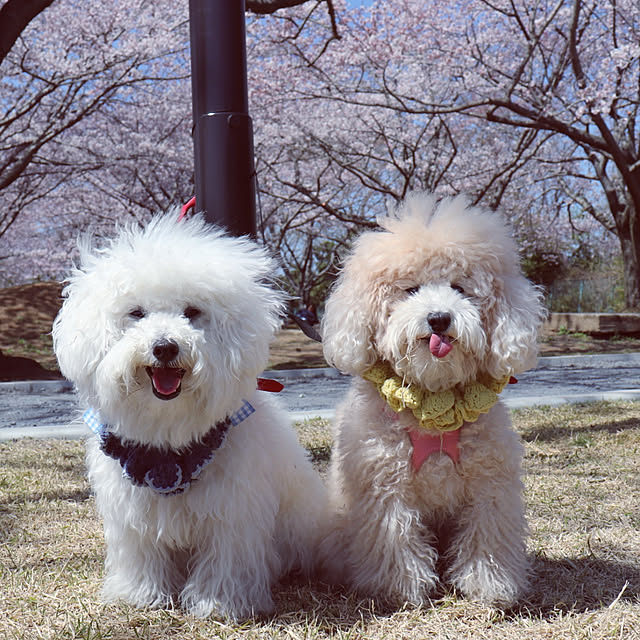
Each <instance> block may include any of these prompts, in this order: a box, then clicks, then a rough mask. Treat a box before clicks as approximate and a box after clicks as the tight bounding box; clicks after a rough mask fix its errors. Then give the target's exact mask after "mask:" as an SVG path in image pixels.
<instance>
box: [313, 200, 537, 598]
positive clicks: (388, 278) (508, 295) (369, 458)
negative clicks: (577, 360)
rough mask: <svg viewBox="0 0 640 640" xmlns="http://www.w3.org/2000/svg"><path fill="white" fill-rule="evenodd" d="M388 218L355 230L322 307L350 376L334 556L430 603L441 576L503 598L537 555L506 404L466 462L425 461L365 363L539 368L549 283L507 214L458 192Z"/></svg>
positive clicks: (336, 563) (410, 373)
mask: <svg viewBox="0 0 640 640" xmlns="http://www.w3.org/2000/svg"><path fill="white" fill-rule="evenodd" d="M380 224H381V226H382V227H383V230H382V231H371V232H367V233H364V234H363V235H362V236H360V238H359V239H358V240H357V241H356V243H355V246H354V248H353V251H352V253H351V254H350V255H349V257H348V258H347V260H346V262H345V265H344V268H343V270H342V273H341V275H340V277H339V279H338V281H337V284H336V286H335V288H334V290H333V291H332V293H331V295H330V297H329V299H328V301H327V305H326V311H325V316H324V319H323V326H322V334H323V345H324V353H325V357H326V359H327V361H328V362H330V363H332V364H334V365H335V366H336V367H337V368H338V369H340V370H342V371H343V372H346V373H349V374H352V375H353V376H356V377H355V378H354V381H353V384H352V387H351V389H350V391H349V393H348V395H347V396H346V398H345V399H344V400H343V402H342V403H341V405H340V406H339V407H338V410H337V415H336V421H335V447H334V452H333V455H332V460H331V465H330V472H329V493H330V501H331V511H332V514H331V518H332V522H331V524H330V525H329V527H330V528H329V533H328V534H327V536H326V538H325V540H324V541H323V544H322V552H321V556H322V562H323V564H324V566H325V571H326V573H327V575H328V577H329V578H330V579H332V580H334V581H338V582H346V583H348V584H351V585H352V586H354V587H356V588H357V589H359V590H361V591H363V592H365V593H368V594H373V595H376V596H382V597H385V598H389V599H392V600H402V601H407V602H410V603H417V604H419V603H424V602H426V601H428V598H429V597H430V595H433V593H434V592H435V591H436V589H437V587H438V585H439V583H440V580H441V577H444V580H445V581H447V582H448V583H450V584H452V585H453V586H454V587H455V588H456V589H458V590H459V591H461V592H462V593H463V594H465V595H466V596H468V597H470V598H472V599H477V600H480V601H483V602H487V603H493V604H499V605H508V604H510V603H513V602H514V601H515V600H516V599H517V598H518V596H519V595H520V594H521V593H522V592H523V590H524V589H525V587H526V585H527V579H528V562H527V556H526V534H527V524H526V521H525V517H524V508H523V501H522V489H523V485H522V482H521V477H520V476H521V460H522V446H521V443H520V441H519V438H518V436H517V434H516V433H515V432H514V430H513V429H512V426H511V422H510V418H509V413H508V411H507V409H506V408H505V407H504V405H502V404H501V403H500V402H498V403H497V404H496V405H494V406H493V408H492V409H490V411H489V413H488V414H485V415H481V416H480V418H479V419H478V420H477V421H476V422H474V423H465V424H464V425H463V427H462V429H461V431H460V443H459V455H460V459H459V462H458V463H457V464H456V463H454V462H453V460H452V459H451V458H450V457H449V456H447V455H446V454H445V453H443V452H436V453H435V454H433V455H431V456H430V457H429V458H428V459H427V460H426V461H425V462H424V464H423V465H422V467H421V468H420V469H419V470H417V471H416V470H415V469H414V468H413V467H412V464H411V455H412V445H411V442H410V439H409V437H408V435H407V430H408V429H410V428H415V426H416V424H415V419H414V418H413V416H412V413H411V412H410V411H408V410H403V411H401V412H400V413H395V412H394V411H392V410H391V409H390V408H389V407H387V406H386V405H385V403H384V401H383V400H382V399H381V397H380V395H379V394H378V392H377V391H376V388H375V387H374V385H373V384H371V383H370V382H367V381H366V380H364V379H363V378H362V377H361V376H362V375H363V374H364V373H365V372H366V371H367V370H368V369H369V368H370V367H371V366H372V365H374V364H375V363H376V362H378V361H380V360H384V361H386V362H388V363H390V364H391V365H392V367H393V369H395V372H396V373H397V374H398V375H399V376H400V377H401V378H403V379H404V381H406V382H408V383H413V384H415V385H418V386H419V387H420V388H422V389H427V390H430V391H440V390H446V389H450V388H452V387H454V386H456V385H462V384H464V383H466V382H469V381H472V380H475V379H476V378H477V377H478V376H491V377H493V378H496V379H499V378H503V377H505V376H511V375H512V374H516V373H518V372H521V371H523V370H525V369H527V368H530V367H531V366H532V365H534V363H535V359H536V354H537V339H536V338H537V331H538V328H539V325H540V323H541V321H542V319H543V317H544V312H543V309H542V305H541V302H540V294H539V292H538V290H537V289H536V288H535V287H534V286H533V285H531V284H530V283H529V281H528V280H526V279H525V278H524V276H523V275H522V274H521V271H520V266H519V259H518V251H517V248H516V245H515V243H514V241H513V240H512V238H511V237H510V235H509V233H508V230H507V228H506V226H505V224H504V222H503V221H502V219H501V218H500V217H499V215H497V214H495V213H491V212H487V211H481V210H479V209H477V208H473V207H469V206H468V204H467V202H466V200H465V199H464V198H463V197H458V198H454V199H448V200H444V201H442V202H440V203H439V204H438V203H436V201H435V200H434V198H433V197H431V196H428V195H426V194H413V195H411V196H410V197H409V198H407V200H406V201H405V202H404V203H403V205H401V206H400V207H399V209H398V210H397V212H396V214H395V215H391V216H389V217H387V218H386V219H384V220H382V221H380ZM432 314H436V316H438V314H440V317H441V318H442V314H445V317H448V318H450V324H449V325H448V326H447V327H445V328H444V329H442V328H439V329H438V332H439V333H440V334H442V335H440V338H441V339H443V340H444V341H445V342H446V343H448V344H449V345H450V347H451V350H450V351H449V352H448V353H445V354H440V357H436V356H435V355H434V354H433V353H432V350H431V349H430V346H429V340H430V336H431V335H432V334H433V333H435V332H436V329H434V328H432V327H431V326H430V321H429V318H430V317H431V318H433V317H434V316H433V315H432ZM440 338H439V340H438V343H440V342H441V340H440ZM442 573H444V576H442Z"/></svg>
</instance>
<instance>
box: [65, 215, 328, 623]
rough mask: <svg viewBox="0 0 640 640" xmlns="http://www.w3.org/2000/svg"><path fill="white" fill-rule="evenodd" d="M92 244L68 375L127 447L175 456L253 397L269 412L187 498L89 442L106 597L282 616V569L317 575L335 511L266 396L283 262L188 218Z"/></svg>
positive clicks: (228, 445)
mask: <svg viewBox="0 0 640 640" xmlns="http://www.w3.org/2000/svg"><path fill="white" fill-rule="evenodd" d="M89 244H90V243H86V242H85V243H84V246H83V247H82V250H81V254H82V255H81V267H80V268H79V269H77V270H75V272H74V273H73V275H72V276H71V277H70V279H69V281H68V285H67V287H66V288H65V290H64V296H65V298H66V299H65V301H64V304H63V306H62V309H61V311H60V313H59V315H58V317H57V319H56V321H55V323H54V329H53V337H54V346H55V352H56V355H57V357H58V361H59V363H60V368H61V370H62V372H63V374H64V375H65V376H66V377H67V378H68V379H70V380H72V381H73V382H74V383H75V385H76V388H77V391H78V394H79V398H80V401H81V402H82V403H83V404H84V405H85V406H89V407H92V408H93V409H94V410H96V411H97V412H98V413H99V415H100V418H101V421H102V422H104V423H107V424H108V425H109V426H110V428H111V430H112V431H113V432H114V433H116V434H117V435H118V436H120V437H121V438H122V439H123V440H125V441H128V442H135V443H141V444H146V445H153V446H155V447H160V448H161V449H169V448H171V449H180V448H182V447H184V446H185V445H187V444H189V443H191V442H193V441H194V440H195V441H198V440H199V439H200V438H201V437H202V436H203V435H204V434H205V433H206V432H207V431H209V430H210V429H211V427H212V425H214V424H216V422H218V421H220V420H223V419H224V418H225V417H227V416H228V415H230V414H231V413H233V412H234V411H236V410H237V409H238V408H239V407H240V405H241V403H242V401H243V399H246V400H248V401H249V402H250V403H251V404H252V405H253V407H254V408H255V410H256V411H255V413H254V414H253V415H251V416H250V417H249V418H248V419H246V420H245V421H244V422H242V423H240V424H239V425H237V426H235V427H232V428H231V429H230V431H229V432H228V434H227V436H226V439H225V441H224V442H223V444H222V446H221V448H220V449H219V450H218V451H217V452H216V454H215V457H214V459H213V460H212V462H211V463H210V464H209V465H208V466H206V467H205V468H204V470H203V471H202V473H201V475H200V477H199V478H198V480H197V482H195V483H194V484H192V486H191V487H190V488H188V489H187V490H186V491H185V492H184V493H181V494H179V495H172V496H163V495H160V494H157V493H155V492H154V491H153V490H152V489H150V488H148V487H140V486H134V485H133V484H132V482H131V481H130V480H129V479H127V478H125V477H123V471H122V468H121V467H120V464H119V462H117V461H116V460H114V459H112V458H110V457H107V456H106V455H105V454H104V453H103V452H102V450H101V448H100V446H99V440H98V438H97V437H96V438H91V439H90V440H89V442H88V452H87V461H88V468H89V478H90V481H91V484H92V487H93V489H94V491H95V494H96V501H97V505H98V509H99V511H100V513H101V515H102V517H103V519H104V533H105V540H106V546H107V551H106V579H105V586H104V594H105V596H106V597H107V598H108V599H115V598H122V599H124V600H127V601H129V602H130V603H133V604H134V605H138V606H145V605H147V606H166V605H168V604H171V603H172V602H176V603H180V604H181V605H182V606H184V607H185V608H186V609H188V610H189V611H190V612H192V613H194V614H196V615H199V616H206V615H209V614H212V613H213V614H216V615H221V616H228V617H231V618H236V619H237V618H242V617H245V616H248V615H251V614H254V613H259V612H267V611H269V610H270V609H271V608H272V605H273V602H272V596H271V587H272V584H273V582H274V581H275V580H276V579H277V578H278V576H280V575H281V574H282V573H283V572H285V571H288V570H289V569H292V568H297V567H299V568H301V569H303V570H308V569H309V568H310V566H311V563H312V560H313V557H314V552H315V546H314V545H315V540H316V537H317V528H318V518H319V514H320V512H321V510H322V508H323V504H324V488H323V486H322V482H321V481H320V479H319V476H317V474H316V473H315V471H314V470H313V468H312V466H311V464H310V462H309V460H308V459H307V456H306V454H305V452H304V450H303V449H302V447H301V446H300V445H299V443H298V441H297V439H296V436H295V434H294V432H293V430H292V428H291V427H290V424H289V422H290V421H289V418H288V416H287V415H286V413H285V412H284V411H282V410H281V409H280V408H279V407H278V405H277V404H276V401H275V400H274V399H273V398H271V397H265V396H266V395H267V394H265V393H264V392H259V391H256V376H257V375H258V374H259V373H260V372H261V371H262V370H263V369H264V367H265V366H266V364H267V359H268V346H269V342H270V340H271V338H272V337H273V335H274V333H275V331H276V330H277V329H278V327H279V325H280V313H281V311H282V308H283V300H282V296H281V294H279V293H278V292H277V291H276V290H275V289H274V288H273V287H272V286H270V284H269V279H270V277H271V276H272V274H273V270H274V264H273V261H272V260H271V259H270V258H269V257H268V255H267V254H266V252H265V251H263V250H262V249H260V248H259V247H258V246H257V245H255V244H254V243H252V242H250V241H249V240H246V239H238V238H232V237H229V236H227V235H225V234H224V233H222V231H220V230H219V229H216V228H214V227H211V226H209V225H207V224H206V223H205V222H204V221H203V220H202V219H200V218H198V217H196V218H194V219H191V220H184V221H180V222H178V220H177V214H176V212H171V213H170V214H167V215H164V216H158V217H156V218H155V219H154V220H153V221H152V222H151V223H150V224H149V225H148V226H146V228H134V227H130V228H126V229H124V230H122V231H121V233H120V234H118V235H117V236H116V237H115V238H114V239H113V240H112V241H111V242H110V243H109V244H107V245H106V246H104V247H103V248H102V249H92V248H91V247H90V246H89ZM167 344H169V345H172V346H171V348H170V349H169V355H168V356H167V353H166V345H167ZM159 345H160V348H159ZM162 345H164V347H163V346H162ZM163 349H164V352H163ZM159 358H160V360H159ZM167 358H170V359H171V362H167V361H166V360H167ZM167 366H170V367H171V368H172V370H177V371H178V372H179V374H178V376H179V377H178V378H176V379H175V380H171V379H170V380H169V381H168V382H167V381H166V380H165V381H164V382H163V381H162V380H161V379H158V380H159V382H158V380H156V378H157V376H155V377H154V374H153V371H154V368H155V367H167ZM180 376H181V379H180ZM153 385H155V386H157V387H158V388H155V389H154V387H153ZM176 387H177V388H176Z"/></svg>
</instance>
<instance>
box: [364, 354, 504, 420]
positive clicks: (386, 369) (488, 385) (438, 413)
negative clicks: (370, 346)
mask: <svg viewBox="0 0 640 640" xmlns="http://www.w3.org/2000/svg"><path fill="white" fill-rule="evenodd" d="M363 378H364V379H365V380H368V381H369V382H372V383H373V384H374V385H375V386H376V388H377V389H378V392H379V393H380V395H381V396H382V398H384V400H386V402H387V404H388V405H389V407H391V409H393V410H394V411H396V412H400V411H403V410H405V409H408V410H410V411H411V412H412V413H413V415H414V416H415V418H416V420H417V421H418V426H420V427H422V428H423V429H436V430H437V431H454V430H455V429H459V428H460V427H461V426H462V425H463V423H465V422H475V421H476V420H477V419H478V418H479V417H480V414H481V413H487V412H488V411H489V409H491V407H493V405H494V404H495V403H496V402H497V401H498V394H499V393H500V392H501V391H502V390H503V389H504V388H505V386H506V385H507V384H508V383H509V380H510V376H506V377H505V378H503V379H501V380H494V379H493V378H489V377H487V378H483V379H482V380H476V381H473V382H468V383H467V384H465V385H458V386H455V387H453V388H452V389H447V390H446V391H428V390H426V389H421V388H420V387H418V386H416V385H414V384H411V383H408V384H406V383H404V382H403V380H402V378H401V377H400V376H399V375H397V374H396V372H395V371H394V370H393V368H392V367H391V365H390V364H389V363H388V362H384V361H380V362H378V363H376V364H375V365H374V366H373V367H372V368H371V369H369V370H368V371H367V372H366V373H365V374H364V375H363Z"/></svg>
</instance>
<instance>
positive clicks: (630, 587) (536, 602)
mask: <svg viewBox="0 0 640 640" xmlns="http://www.w3.org/2000/svg"><path fill="white" fill-rule="evenodd" d="M533 569H534V576H533V578H532V584H531V587H532V590H531V593H530V594H529V596H528V598H526V600H525V601H524V602H523V603H522V604H521V605H520V606H519V607H518V608H517V609H515V610H514V612H513V613H516V614H517V615H519V616H525V617H536V618H543V619H546V618H553V617H555V616H556V615H557V614H558V613H559V612H574V613H584V612H588V611H594V610H598V609H603V608H606V607H609V606H610V605H611V604H612V603H613V602H615V601H619V602H633V603H637V602H638V598H640V566H638V565H637V564H636V565H633V564H629V563H624V562H619V561H615V560H604V559H599V558H594V557H580V558H556V559H552V558H545V557H540V556H538V557H536V558H535V559H534V563H533Z"/></svg>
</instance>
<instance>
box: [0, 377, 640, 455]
mask: <svg viewBox="0 0 640 640" xmlns="http://www.w3.org/2000/svg"><path fill="white" fill-rule="evenodd" d="M616 400H625V401H632V400H640V389H622V390H620V391H606V392H604V393H580V394H575V395H560V396H544V397H540V396H531V397H526V398H513V399H511V400H510V399H508V398H505V399H504V403H505V404H506V405H507V407H509V409H526V408H529V407H559V406H562V405H565V404H578V403H583V402H584V403H587V402H602V401H607V402H614V401H616ZM289 415H290V417H291V421H292V422H294V423H295V422H304V421H305V420H314V419H318V418H320V419H322V420H329V421H331V420H333V419H334V417H335V412H334V411H322V410H321V411H308V412H306V411H291V412H289ZM89 435H91V430H90V429H89V428H88V427H87V426H86V425H85V424H84V423H76V422H73V423H71V424H68V425H59V424H56V425H43V426H40V427H6V428H1V427H0V442H6V441H9V440H20V439H22V438H36V439H44V438H62V439H65V440H78V439H82V438H86V437H87V436H89Z"/></svg>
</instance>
